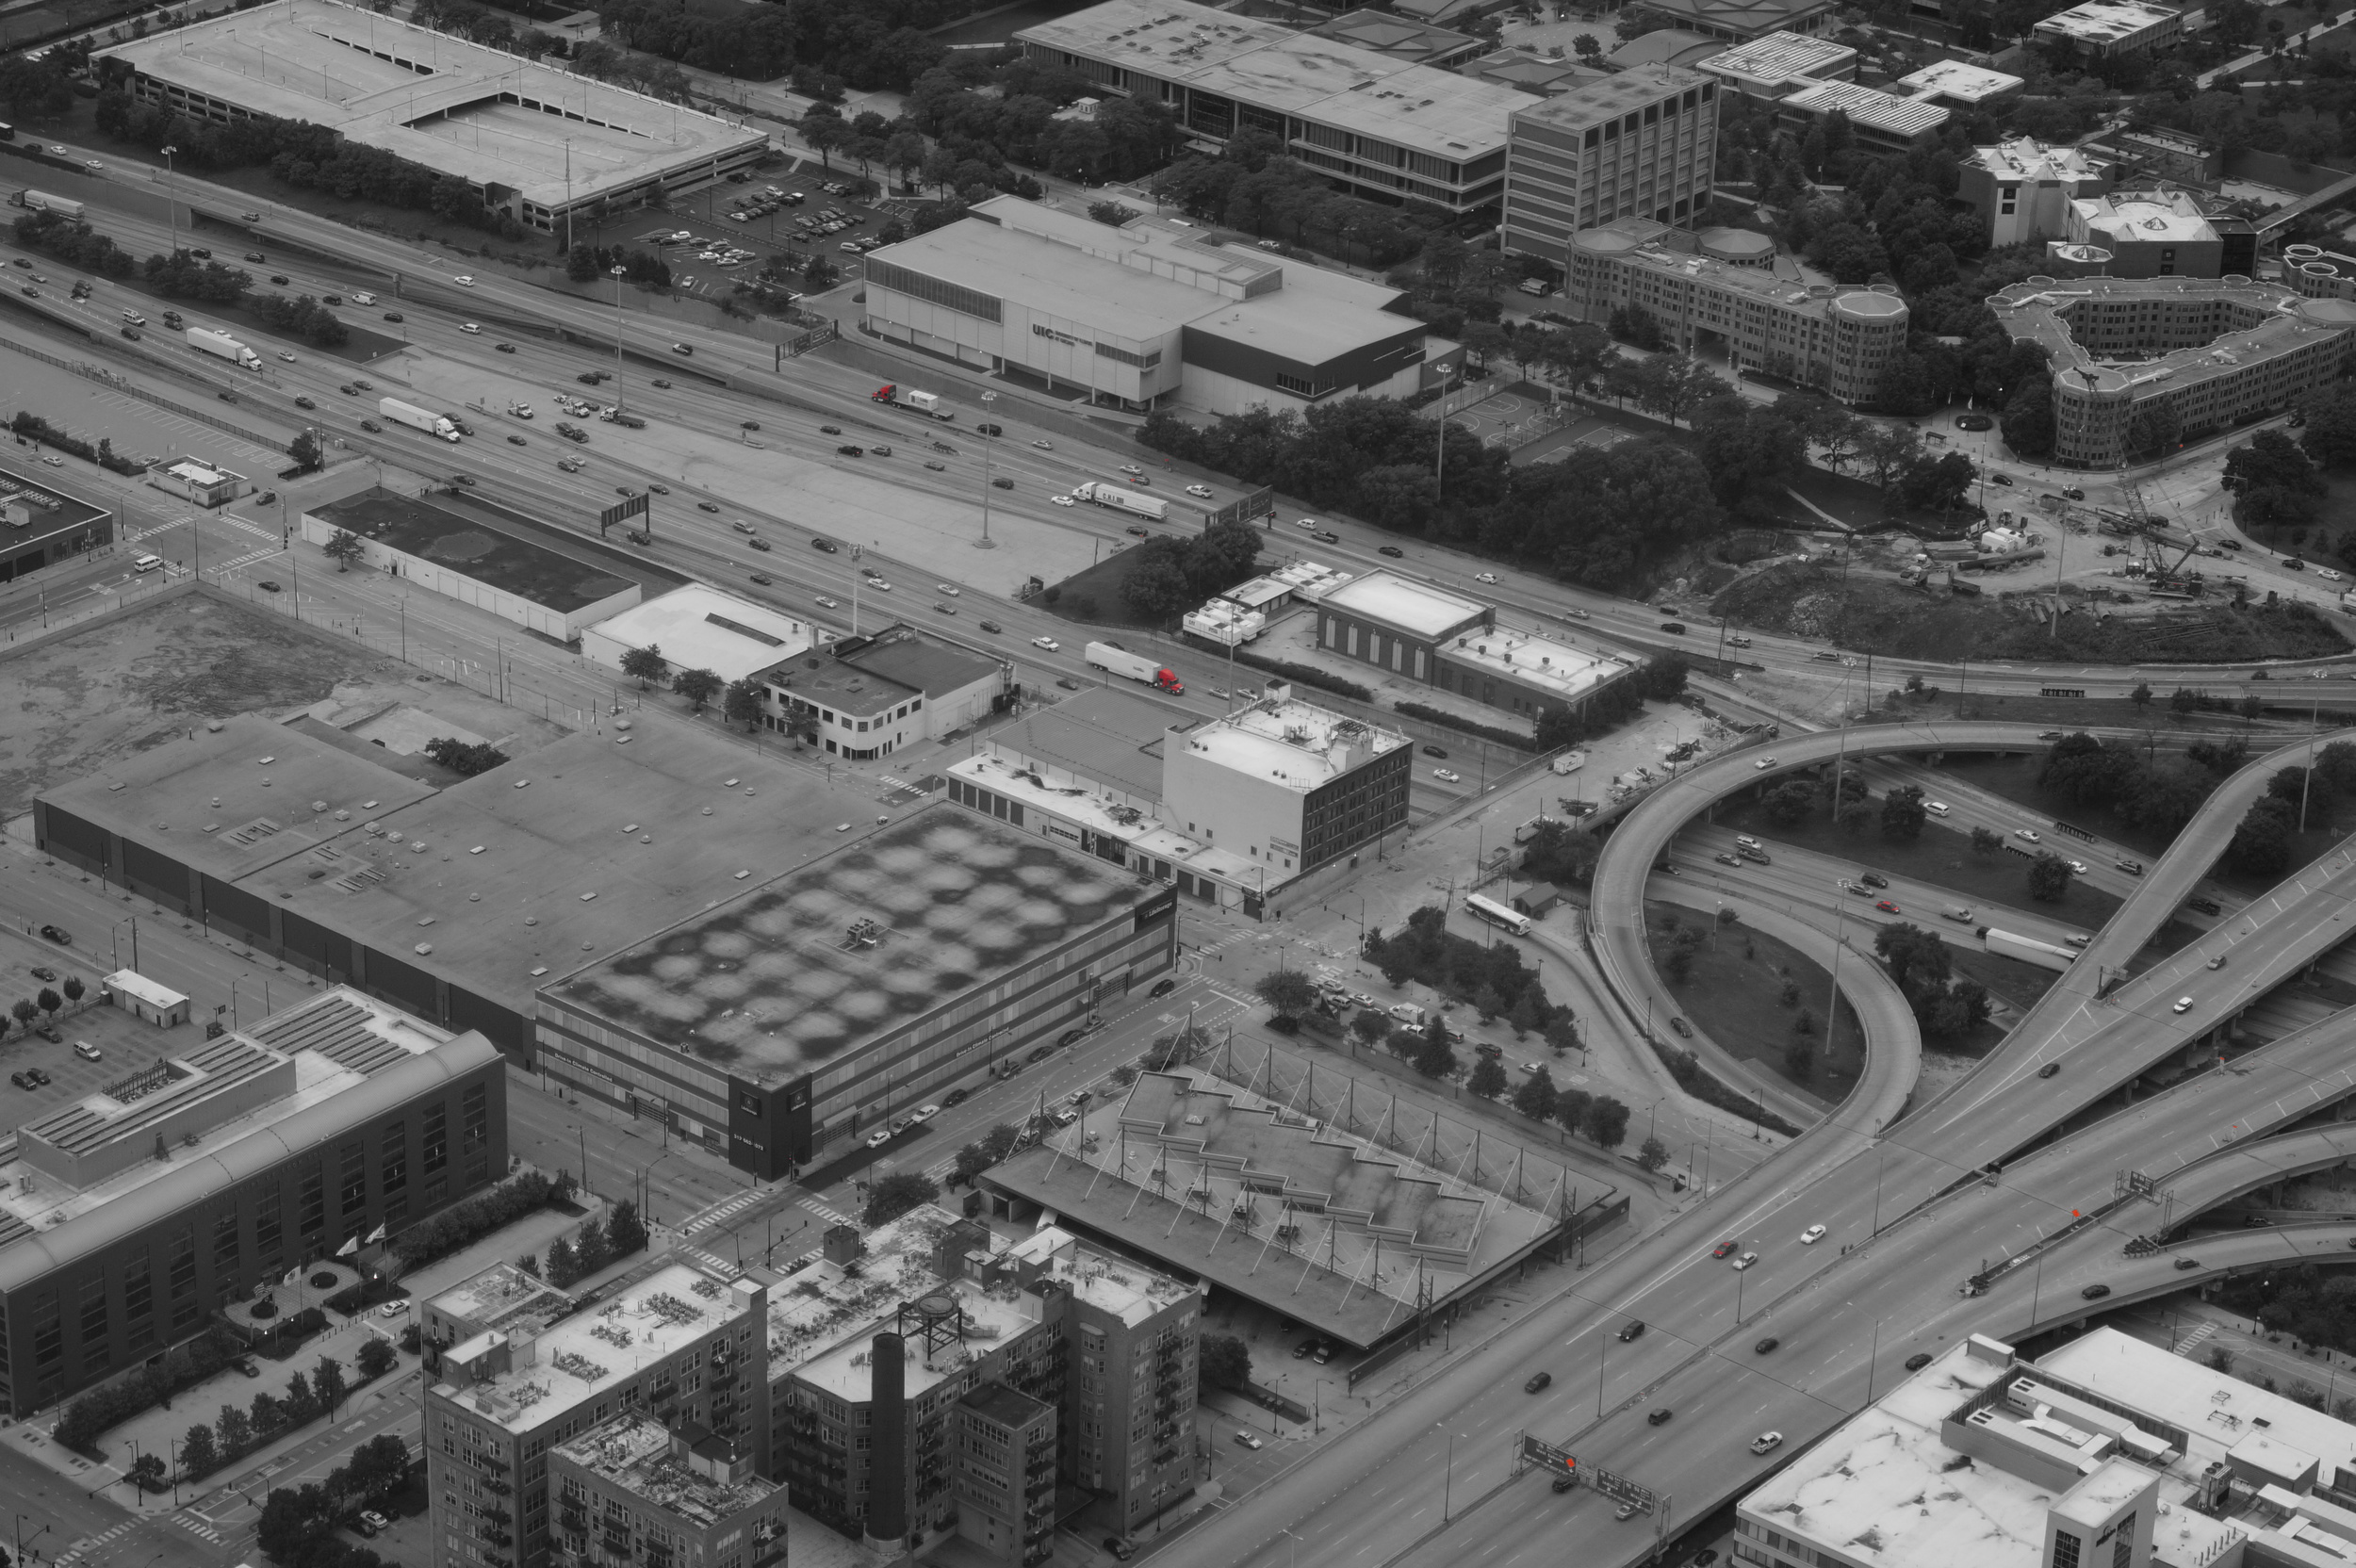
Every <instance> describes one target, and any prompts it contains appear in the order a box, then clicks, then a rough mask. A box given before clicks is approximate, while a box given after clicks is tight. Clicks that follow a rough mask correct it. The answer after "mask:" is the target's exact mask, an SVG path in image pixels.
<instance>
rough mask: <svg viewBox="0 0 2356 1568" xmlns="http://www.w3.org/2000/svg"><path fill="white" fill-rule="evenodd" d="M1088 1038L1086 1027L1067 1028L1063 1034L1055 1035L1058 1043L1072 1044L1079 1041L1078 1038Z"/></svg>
mask: <svg viewBox="0 0 2356 1568" xmlns="http://www.w3.org/2000/svg"><path fill="white" fill-rule="evenodd" d="M1086 1038H1088V1031H1087V1030H1085V1029H1067V1030H1065V1031H1064V1032H1063V1033H1062V1034H1060V1035H1057V1036H1056V1037H1055V1043H1056V1044H1057V1045H1071V1044H1072V1043H1074V1042H1075V1041H1078V1040H1084V1039H1086Z"/></svg>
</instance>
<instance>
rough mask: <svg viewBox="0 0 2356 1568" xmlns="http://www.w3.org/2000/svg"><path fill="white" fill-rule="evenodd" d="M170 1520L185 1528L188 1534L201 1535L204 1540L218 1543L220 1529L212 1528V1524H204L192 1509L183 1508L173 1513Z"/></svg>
mask: <svg viewBox="0 0 2356 1568" xmlns="http://www.w3.org/2000/svg"><path fill="white" fill-rule="evenodd" d="M172 1523H173V1524H175V1525H177V1526H179V1527H181V1528H182V1529H184V1530H187V1531H188V1533H189V1534H191V1535H197V1536H202V1537H203V1538H204V1539H205V1540H206V1541H211V1542H215V1543H218V1542H220V1541H221V1531H219V1530H217V1529H215V1528H213V1527H212V1526H210V1525H208V1524H205V1522H204V1521H203V1520H202V1519H201V1518H199V1517H197V1515H196V1513H195V1511H193V1510H184V1511H181V1512H178V1513H175V1514H173V1515H172Z"/></svg>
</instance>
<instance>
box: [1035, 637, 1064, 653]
mask: <svg viewBox="0 0 2356 1568" xmlns="http://www.w3.org/2000/svg"><path fill="white" fill-rule="evenodd" d="M1031 646H1033V647H1035V648H1045V649H1046V650H1047V651H1048V652H1050V653H1054V652H1055V650H1056V649H1058V648H1060V647H1062V646H1063V645H1062V644H1061V643H1058V642H1056V641H1055V639H1054V638H1053V637H1034V638H1032V639H1031Z"/></svg>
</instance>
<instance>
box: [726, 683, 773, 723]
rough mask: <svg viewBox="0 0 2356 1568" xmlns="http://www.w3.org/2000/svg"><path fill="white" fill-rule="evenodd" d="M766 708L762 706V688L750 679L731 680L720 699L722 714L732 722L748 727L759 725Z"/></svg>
mask: <svg viewBox="0 0 2356 1568" xmlns="http://www.w3.org/2000/svg"><path fill="white" fill-rule="evenodd" d="M764 712H765V710H764V709H763V708H762V706H761V687H760V686H758V685H757V684H755V683H754V682H752V681H750V680H731V681H729V682H728V691H727V693H726V694H724V695H723V696H722V698H721V701H720V716H721V717H722V718H724V719H726V720H728V723H730V724H741V725H743V726H744V727H745V728H747V729H752V728H755V727H758V726H759V725H760V723H761V717H762V715H763V713H764Z"/></svg>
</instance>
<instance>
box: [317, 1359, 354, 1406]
mask: <svg viewBox="0 0 2356 1568" xmlns="http://www.w3.org/2000/svg"><path fill="white" fill-rule="evenodd" d="M346 1387H347V1385H346V1383H345V1381H344V1364H343V1363H342V1362H339V1361H337V1360H336V1359H335V1357H333V1356H321V1357H320V1358H319V1365H318V1366H316V1367H314V1368H313V1369H312V1372H311V1391H312V1393H313V1395H314V1396H315V1397H317V1398H318V1399H319V1409H320V1411H321V1412H322V1413H325V1414H327V1415H330V1416H332V1415H334V1414H335V1411H336V1407H338V1406H339V1405H341V1404H342V1403H343V1402H344V1393H345V1390H346Z"/></svg>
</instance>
